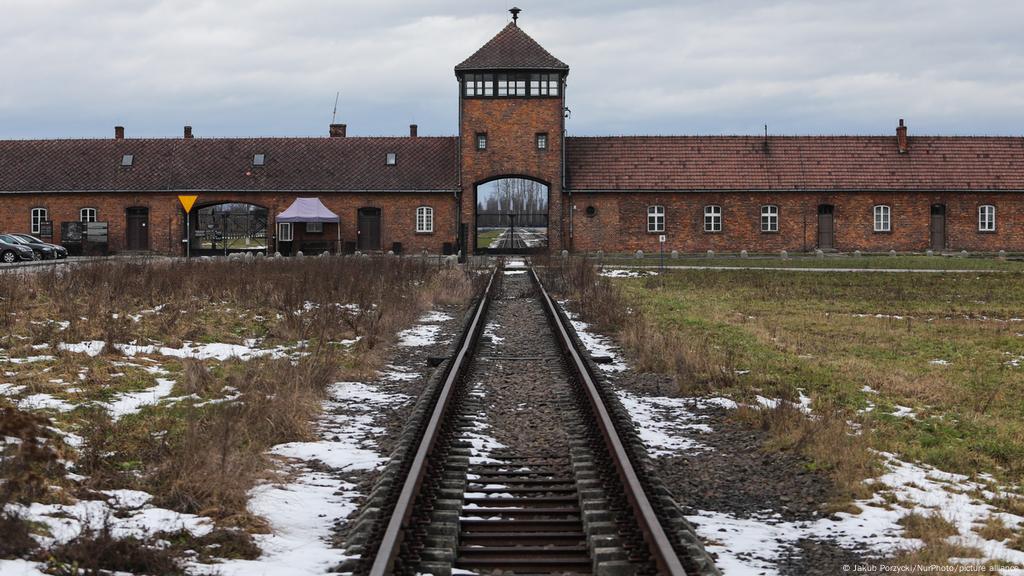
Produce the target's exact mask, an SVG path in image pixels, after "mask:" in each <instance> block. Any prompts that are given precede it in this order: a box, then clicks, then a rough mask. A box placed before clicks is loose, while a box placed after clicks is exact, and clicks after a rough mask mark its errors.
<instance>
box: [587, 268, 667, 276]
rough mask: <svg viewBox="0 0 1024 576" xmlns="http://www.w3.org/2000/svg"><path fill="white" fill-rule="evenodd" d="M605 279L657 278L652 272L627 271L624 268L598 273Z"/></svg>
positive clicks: (655, 273)
mask: <svg viewBox="0 0 1024 576" xmlns="http://www.w3.org/2000/svg"><path fill="white" fill-rule="evenodd" d="M600 275H601V276H604V277H606V278H642V277H645V276H657V275H658V273H657V272H655V271H654V270H629V269H626V268H612V269H605V270H602V271H601V272H600Z"/></svg>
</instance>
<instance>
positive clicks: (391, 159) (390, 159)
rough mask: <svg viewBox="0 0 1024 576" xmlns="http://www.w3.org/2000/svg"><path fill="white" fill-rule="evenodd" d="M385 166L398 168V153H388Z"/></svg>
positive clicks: (385, 157) (385, 156)
mask: <svg viewBox="0 0 1024 576" xmlns="http://www.w3.org/2000/svg"><path fill="white" fill-rule="evenodd" d="M384 165H385V166H398V153H397V152H386V153H385V154H384Z"/></svg>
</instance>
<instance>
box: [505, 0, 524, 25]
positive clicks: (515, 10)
mask: <svg viewBox="0 0 1024 576" xmlns="http://www.w3.org/2000/svg"><path fill="white" fill-rule="evenodd" d="M506 6H508V4H506ZM509 12H511V13H512V23H513V24H516V22H517V21H518V20H519V13H520V12H522V10H520V9H519V8H515V7H513V8H512V9H511V10H509ZM518 25H519V24H516V26H518Z"/></svg>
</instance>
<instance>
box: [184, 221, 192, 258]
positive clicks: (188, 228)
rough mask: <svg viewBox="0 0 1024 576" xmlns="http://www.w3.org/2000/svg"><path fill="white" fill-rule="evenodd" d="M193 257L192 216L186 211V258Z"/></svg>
mask: <svg viewBox="0 0 1024 576" xmlns="http://www.w3.org/2000/svg"><path fill="white" fill-rule="evenodd" d="M191 257H192V216H191V215H190V214H189V213H188V212H185V258H191Z"/></svg>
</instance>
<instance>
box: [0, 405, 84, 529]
mask: <svg viewBox="0 0 1024 576" xmlns="http://www.w3.org/2000/svg"><path fill="white" fill-rule="evenodd" d="M0 438H8V439H14V441H11V440H5V441H4V442H3V443H2V444H0V478H2V479H3V482H0V510H3V509H4V505H6V504H7V503H9V502H23V503H28V502H38V501H41V500H46V499H49V498H51V497H52V494H51V491H50V484H51V481H52V480H53V479H57V478H61V477H63V472H64V466H63V464H61V462H60V460H61V458H62V457H64V456H67V454H65V453H64V450H63V449H62V446H63V442H61V441H60V440H59V438H57V436H56V434H55V433H54V432H52V431H51V429H50V419H49V418H45V417H43V416H38V415H35V414H29V413H27V412H22V411H21V410H18V409H17V408H14V407H10V406H3V407H0Z"/></svg>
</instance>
